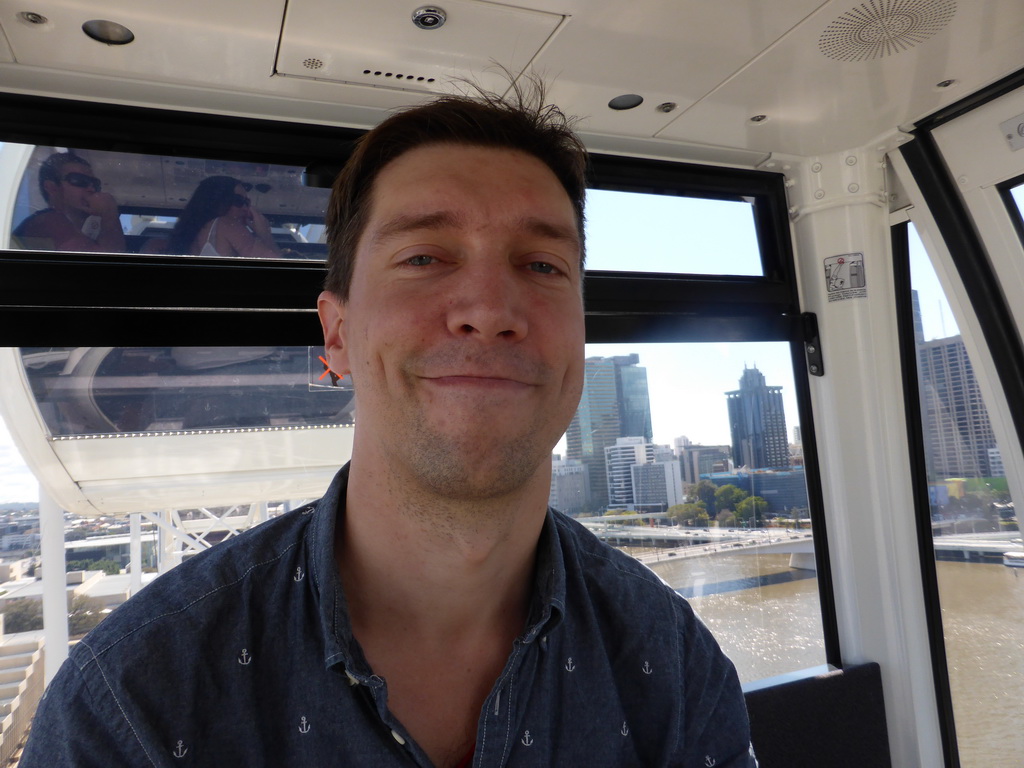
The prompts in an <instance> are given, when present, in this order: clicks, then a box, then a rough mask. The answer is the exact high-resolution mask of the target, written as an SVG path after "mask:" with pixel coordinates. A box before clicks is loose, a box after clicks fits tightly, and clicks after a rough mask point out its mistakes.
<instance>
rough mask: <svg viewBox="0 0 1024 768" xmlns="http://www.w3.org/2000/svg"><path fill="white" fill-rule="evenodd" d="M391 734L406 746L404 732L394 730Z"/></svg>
mask: <svg viewBox="0 0 1024 768" xmlns="http://www.w3.org/2000/svg"><path fill="white" fill-rule="evenodd" d="M391 735H392V736H394V737H395V741H397V742H398V743H399V744H401V745H402V746H405V739H403V738H402V734H400V733H399V732H398V731H392V732H391Z"/></svg>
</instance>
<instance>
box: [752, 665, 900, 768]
mask: <svg viewBox="0 0 1024 768" xmlns="http://www.w3.org/2000/svg"><path fill="white" fill-rule="evenodd" d="M746 700H747V711H748V712H749V713H750V733H751V741H752V742H753V744H754V751H755V752H756V753H757V759H758V762H759V763H760V768H892V762H891V760H890V757H889V731H888V728H887V727H886V724H885V702H884V701H883V699H882V676H881V671H880V669H879V666H878V664H876V663H875V662H871V663H868V664H859V665H857V666H850V667H846V668H845V669H842V670H837V671H835V672H828V673H826V674H823V675H818V676H816V677H811V678H807V679H804V680H797V681H794V682H790V683H783V684H781V685H776V686H772V687H770V688H762V689H760V690H756V691H750V692H748V693H747V694H746Z"/></svg>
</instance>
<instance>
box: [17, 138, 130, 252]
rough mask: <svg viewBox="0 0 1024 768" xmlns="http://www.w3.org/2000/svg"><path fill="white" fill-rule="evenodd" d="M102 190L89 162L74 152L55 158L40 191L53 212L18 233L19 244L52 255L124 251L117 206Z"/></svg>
mask: <svg viewBox="0 0 1024 768" xmlns="http://www.w3.org/2000/svg"><path fill="white" fill-rule="evenodd" d="M102 187H103V184H102V182H101V181H100V180H99V179H98V178H96V176H94V175H93V172H92V166H90V165H89V163H88V161H86V160H84V159H82V158H81V157H79V156H78V155H75V154H74V153H72V152H58V153H55V154H52V155H50V156H49V157H48V158H47V159H46V160H45V161H44V162H43V164H42V165H41V166H40V167H39V191H40V192H42V195H43V199H44V200H46V202H47V204H48V206H49V207H47V208H44V209H43V210H41V211H37V212H35V213H33V214H32V215H31V216H29V217H28V218H27V219H25V220H24V221H23V222H21V224H19V225H18V226H17V228H15V230H14V237H15V238H16V241H17V242H18V243H20V245H21V246H22V247H24V248H41V249H43V250H47V251H101V252H111V253H118V252H121V251H124V249H125V240H124V232H123V231H122V229H121V222H120V220H119V218H118V210H117V201H116V200H114V198H113V196H112V195H110V194H109V193H108V192H103V191H102Z"/></svg>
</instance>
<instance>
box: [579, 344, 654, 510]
mask: <svg viewBox="0 0 1024 768" xmlns="http://www.w3.org/2000/svg"><path fill="white" fill-rule="evenodd" d="M639 362H640V356H639V355H635V354H634V355H622V356H618V357H591V358H587V361H586V370H585V377H584V382H583V395H582V397H581V398H580V405H579V408H578V409H577V410H576V415H575V416H573V419H572V423H571V424H570V425H569V429H568V431H567V432H566V436H565V438H566V458H568V459H573V460H576V461H579V462H581V463H582V464H583V466H584V467H586V468H587V473H588V474H589V477H590V501H589V508H590V509H591V510H598V509H601V508H602V507H606V506H608V474H607V469H606V465H605V454H604V449H605V448H607V447H608V446H610V445H614V444H615V441H616V440H617V439H618V438H620V437H629V436H640V437H644V438H646V439H647V440H650V439H651V438H652V437H653V431H652V428H651V402H650V396H649V394H648V391H647V369H646V368H641V367H639V366H638V363H639Z"/></svg>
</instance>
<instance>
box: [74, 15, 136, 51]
mask: <svg viewBox="0 0 1024 768" xmlns="http://www.w3.org/2000/svg"><path fill="white" fill-rule="evenodd" d="M82 31H83V32H85V34H87V35H88V36H89V37H91V38H92V39H93V40H96V41H97V42H100V43H106V44H107V45H128V43H130V42H131V41H132V40H134V39H135V34H134V33H133V32H132V31H131V30H130V29H128V27H126V26H124V25H123V24H118V23H117V22H116V21H106V20H104V19H93V20H92V21H87V22H85V24H83V25H82Z"/></svg>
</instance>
